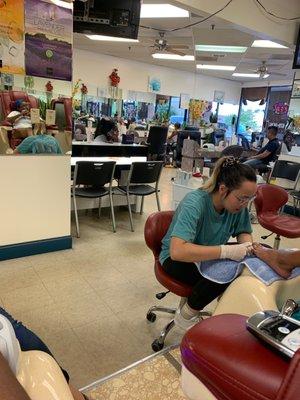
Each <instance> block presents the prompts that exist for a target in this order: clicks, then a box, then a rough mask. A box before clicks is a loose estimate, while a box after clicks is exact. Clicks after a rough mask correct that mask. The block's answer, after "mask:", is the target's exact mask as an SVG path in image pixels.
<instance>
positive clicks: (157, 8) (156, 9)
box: [140, 4, 189, 18]
mask: <svg viewBox="0 0 300 400" xmlns="http://www.w3.org/2000/svg"><path fill="white" fill-rule="evenodd" d="M140 16H141V18H188V17H189V12H188V11H187V10H184V9H183V8H179V7H176V6H172V5H171V4H142V7H141V15H140Z"/></svg>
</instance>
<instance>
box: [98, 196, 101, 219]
mask: <svg viewBox="0 0 300 400" xmlns="http://www.w3.org/2000/svg"><path fill="white" fill-rule="evenodd" d="M101 203H102V197H99V207H98V218H99V219H100V216H101Z"/></svg>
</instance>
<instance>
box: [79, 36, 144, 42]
mask: <svg viewBox="0 0 300 400" xmlns="http://www.w3.org/2000/svg"><path fill="white" fill-rule="evenodd" d="M85 36H86V37H88V38H89V39H91V40H101V41H103V42H135V43H137V42H138V39H128V38H122V37H115V36H104V35H85Z"/></svg>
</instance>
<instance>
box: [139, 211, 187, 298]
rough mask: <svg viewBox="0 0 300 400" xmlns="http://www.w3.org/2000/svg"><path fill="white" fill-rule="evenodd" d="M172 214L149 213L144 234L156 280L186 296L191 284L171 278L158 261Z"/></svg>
mask: <svg viewBox="0 0 300 400" xmlns="http://www.w3.org/2000/svg"><path fill="white" fill-rule="evenodd" d="M173 215H174V211H159V212H156V213H153V214H151V215H150V216H149V217H148V219H147V221H146V224H145V228H144V236H145V241H146V244H147V246H148V247H149V248H150V250H152V252H153V255H154V270H155V275H156V278H157V280H158V281H159V282H160V283H161V284H162V285H163V286H164V287H165V288H167V289H168V290H170V291H171V292H172V293H175V294H176V295H177V296H180V297H188V296H189V295H190V294H191V291H192V288H191V286H189V285H186V284H184V283H182V282H179V281H177V280H176V279H174V278H171V277H170V276H169V275H168V274H166V272H165V271H164V270H163V268H162V266H161V264H160V262H159V254H160V250H161V241H162V239H163V237H164V236H165V234H166V233H167V230H168V229H169V226H170V224H171V221H172V218H173Z"/></svg>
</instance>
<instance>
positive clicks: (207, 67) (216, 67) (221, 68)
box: [197, 64, 236, 71]
mask: <svg viewBox="0 0 300 400" xmlns="http://www.w3.org/2000/svg"><path fill="white" fill-rule="evenodd" d="M197 68H198V69H204V70H214V71H234V70H235V69H236V66H234V65H212V64H197Z"/></svg>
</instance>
